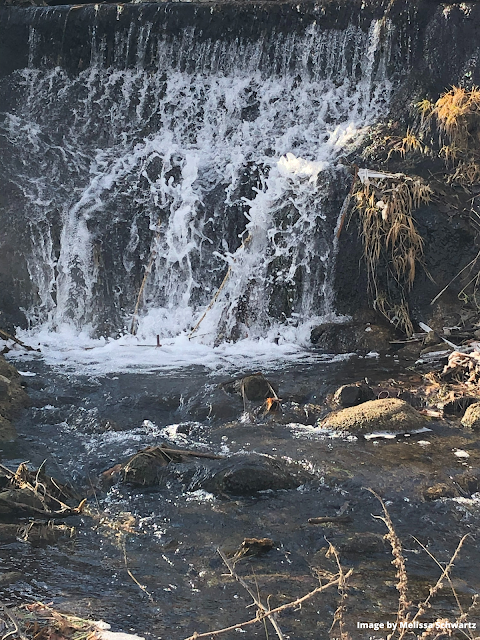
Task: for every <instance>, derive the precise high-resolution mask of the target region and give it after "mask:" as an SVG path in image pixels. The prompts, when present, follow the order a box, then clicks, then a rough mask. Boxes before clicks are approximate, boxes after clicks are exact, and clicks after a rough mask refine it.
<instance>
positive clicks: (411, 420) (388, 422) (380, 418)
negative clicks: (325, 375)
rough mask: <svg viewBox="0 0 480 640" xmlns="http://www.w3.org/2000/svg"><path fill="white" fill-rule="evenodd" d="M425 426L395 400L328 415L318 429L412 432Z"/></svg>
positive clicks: (416, 414)
mask: <svg viewBox="0 0 480 640" xmlns="http://www.w3.org/2000/svg"><path fill="white" fill-rule="evenodd" d="M427 424H428V419H427V418H426V417H425V416H422V414H420V413H419V412H418V411H416V410H415V409H414V408H413V407H412V406H411V405H409V404H408V403H407V402H405V401H404V400H399V399H398V398H384V399H382V400H370V401H369V402H363V403H362V404H360V405H358V406H356V407H348V408H347V409H341V410H340V411H335V412H334V413H331V414H330V415H328V416H327V417H326V418H324V419H323V420H322V421H321V422H320V423H319V425H318V426H319V427H321V428H323V429H335V430H337V431H358V432H369V431H413V430H416V429H421V428H423V427H425V426H426V425H427Z"/></svg>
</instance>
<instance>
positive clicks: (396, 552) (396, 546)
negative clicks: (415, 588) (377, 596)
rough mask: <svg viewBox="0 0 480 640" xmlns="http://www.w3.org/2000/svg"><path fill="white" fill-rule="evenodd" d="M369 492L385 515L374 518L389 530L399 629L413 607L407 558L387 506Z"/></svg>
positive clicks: (388, 537)
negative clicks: (406, 563) (408, 592)
mask: <svg viewBox="0 0 480 640" xmlns="http://www.w3.org/2000/svg"><path fill="white" fill-rule="evenodd" d="M367 491H370V493H371V494H373V495H374V496H375V497H376V498H377V500H378V501H379V502H380V504H381V505H382V509H383V514H384V515H383V517H382V516H374V518H377V519H378V520H381V521H382V522H383V523H385V526H386V527H387V529H388V533H387V535H386V536H385V537H386V539H387V540H388V542H389V543H390V546H391V547H392V555H393V560H392V564H393V566H394V567H395V568H396V569H397V572H396V574H395V577H396V578H398V582H397V584H396V585H395V586H396V588H397V591H398V593H399V596H398V609H397V626H396V628H395V629H399V628H400V622H407V621H409V613H408V609H409V607H410V605H411V602H409V600H408V595H407V588H408V578H407V569H406V566H405V558H404V557H403V553H402V543H401V542H400V539H399V537H398V536H397V533H396V531H395V529H394V527H393V522H392V520H391V518H390V514H389V513H388V511H387V507H386V506H385V503H384V502H383V500H382V498H381V497H380V496H379V495H378V493H376V492H375V491H374V490H373V489H370V488H367ZM405 631H406V630H405V629H402V631H401V632H400V635H399V640H401V638H403V637H404V635H405ZM394 634H395V631H394V632H393V633H391V634H389V635H388V636H387V640H391V638H393V636H394Z"/></svg>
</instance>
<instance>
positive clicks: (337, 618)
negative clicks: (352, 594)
mask: <svg viewBox="0 0 480 640" xmlns="http://www.w3.org/2000/svg"><path fill="white" fill-rule="evenodd" d="M327 542H328V544H329V548H328V551H327V556H333V557H334V558H335V562H336V563H337V567H338V575H339V576H340V581H339V583H338V592H339V594H340V604H339V605H338V607H337V610H336V611H335V614H334V616H333V622H332V626H331V627H330V633H331V632H332V631H333V629H334V627H335V625H336V624H337V622H338V628H339V629H340V640H351V638H350V634H349V633H348V632H347V631H346V630H345V622H344V620H343V613H344V611H345V601H346V599H347V584H346V580H345V574H344V572H343V567H342V565H341V564H340V558H339V557H338V552H337V550H336V549H335V547H334V546H333V544H332V543H331V542H329V541H328V540H327Z"/></svg>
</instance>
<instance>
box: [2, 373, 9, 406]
mask: <svg viewBox="0 0 480 640" xmlns="http://www.w3.org/2000/svg"><path fill="white" fill-rule="evenodd" d="M10 385H11V382H10V380H9V379H8V378H6V377H5V376H2V375H0V401H2V400H8V399H9V397H10Z"/></svg>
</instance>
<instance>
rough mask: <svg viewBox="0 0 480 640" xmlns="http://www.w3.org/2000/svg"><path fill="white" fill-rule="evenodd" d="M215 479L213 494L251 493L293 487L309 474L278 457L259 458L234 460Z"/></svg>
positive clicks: (238, 494) (239, 494)
mask: <svg viewBox="0 0 480 640" xmlns="http://www.w3.org/2000/svg"><path fill="white" fill-rule="evenodd" d="M214 479H215V484H214V486H212V489H213V490H214V491H212V492H214V493H218V492H221V493H226V494H231V495H234V496H251V495H255V494H256V493H258V492H259V491H268V490H272V491H278V490H280V489H294V488H296V487H298V486H300V485H301V484H303V482H305V480H306V479H307V474H302V473H300V474H298V473H296V472H295V471H294V470H293V469H289V466H288V465H287V464H286V463H283V462H282V461H279V460H273V459H268V458H265V459H264V460H262V459H261V458H258V459H256V460H252V461H249V460H242V461H234V462H233V464H231V465H228V467H227V468H226V469H224V470H222V471H220V472H219V473H217V474H215V477H214Z"/></svg>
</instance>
